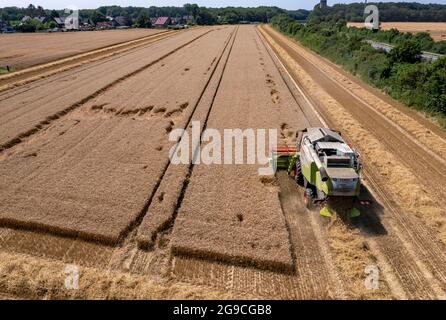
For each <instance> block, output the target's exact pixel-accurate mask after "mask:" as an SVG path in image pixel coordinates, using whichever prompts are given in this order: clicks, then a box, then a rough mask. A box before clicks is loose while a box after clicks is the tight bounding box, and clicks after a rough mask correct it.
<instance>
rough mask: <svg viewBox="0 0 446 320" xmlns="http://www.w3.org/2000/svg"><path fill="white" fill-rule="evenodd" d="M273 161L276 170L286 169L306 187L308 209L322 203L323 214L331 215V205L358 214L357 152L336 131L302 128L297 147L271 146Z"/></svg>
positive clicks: (358, 172)
mask: <svg viewBox="0 0 446 320" xmlns="http://www.w3.org/2000/svg"><path fill="white" fill-rule="evenodd" d="M272 165H273V166H274V169H275V170H287V171H288V174H289V175H290V176H292V177H294V179H295V180H296V182H297V184H298V185H300V186H302V187H304V188H305V192H304V202H305V204H306V206H307V208H308V209H311V208H312V206H313V205H314V204H321V205H322V207H323V208H322V210H321V211H320V213H321V215H322V216H325V217H331V215H332V211H333V210H332V209H334V207H336V208H342V209H346V210H347V211H348V213H349V215H350V217H358V216H359V215H360V212H359V210H358V209H357V208H355V207H354V203H355V201H356V200H357V198H358V196H359V192H360V188H361V180H360V171H361V163H360V161H359V153H358V152H356V151H355V150H354V149H352V148H351V147H350V146H349V145H348V144H347V143H346V142H345V141H344V139H343V138H342V137H341V134H340V133H339V132H337V131H334V130H330V129H326V128H308V129H305V130H303V131H301V132H299V134H298V143H297V147H288V146H285V147H277V148H274V149H273V157H272ZM361 203H362V202H361Z"/></svg>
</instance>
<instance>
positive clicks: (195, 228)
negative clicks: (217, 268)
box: [172, 219, 294, 272]
mask: <svg viewBox="0 0 446 320" xmlns="http://www.w3.org/2000/svg"><path fill="white" fill-rule="evenodd" d="M175 232H177V233H180V234H181V240H180V239H178V238H176V241H175V242H174V243H173V249H172V253H173V254H175V255H184V256H193V257H194V256H195V257H199V258H204V259H209V260H217V261H224V262H229V263H232V264H235V265H248V266H254V267H257V268H259V269H271V270H274V271H284V272H293V271H294V265H293V261H292V259H291V256H290V251H289V247H288V246H287V245H286V243H285V244H284V243H283V241H284V239H287V237H288V234H287V231H286V229H283V230H282V232H280V231H278V232H265V231H264V230H262V229H260V228H254V227H250V228H244V227H237V226H228V225H224V224H222V225H220V224H215V223H206V222H202V221H200V220H192V219H187V220H185V219H177V220H176V221H175ZM234 239H236V240H237V243H234ZM217 244H218V245H217ZM216 245H217V246H216Z"/></svg>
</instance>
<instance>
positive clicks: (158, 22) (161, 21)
mask: <svg viewBox="0 0 446 320" xmlns="http://www.w3.org/2000/svg"><path fill="white" fill-rule="evenodd" d="M169 22H170V18H169V17H159V18H158V19H156V21H155V23H154V24H155V25H158V26H163V25H165V24H167V23H169Z"/></svg>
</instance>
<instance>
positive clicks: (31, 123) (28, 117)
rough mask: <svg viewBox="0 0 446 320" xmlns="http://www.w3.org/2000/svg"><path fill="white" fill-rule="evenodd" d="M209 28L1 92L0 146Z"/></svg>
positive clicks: (191, 39) (144, 66) (173, 51)
mask: <svg viewBox="0 0 446 320" xmlns="http://www.w3.org/2000/svg"><path fill="white" fill-rule="evenodd" d="M206 32H209V30H207V29H199V30H192V31H191V32H187V33H181V34H178V35H174V36H172V37H169V38H167V39H164V40H162V41H160V42H158V43H154V44H152V45H150V46H148V47H143V48H139V49H135V50H132V51H130V52H127V53H124V54H120V55H117V56H116V57H109V58H106V59H104V60H101V61H96V62H93V63H91V64H87V65H85V66H82V67H79V68H76V69H73V70H69V71H66V72H63V73H61V74H58V75H53V76H51V77H49V78H45V79H42V80H40V81H37V82H34V83H31V84H28V85H25V86H22V87H20V88H16V89H12V90H8V91H5V92H2V93H0V149H2V147H3V148H8V147H10V146H13V145H15V144H17V143H18V142H20V141H21V139H23V138H24V137H27V136H29V135H31V134H34V133H35V132H37V131H39V130H41V129H42V128H43V127H45V126H47V125H48V124H49V123H51V122H52V121H54V120H55V119H58V118H60V117H61V116H63V115H64V114H66V113H67V112H69V111H71V110H73V109H76V108H78V107H79V106H80V105H82V104H84V103H86V102H88V101H89V100H91V99H93V98H94V97H96V96H98V95H99V94H101V93H103V92H104V91H106V90H109V89H110V88H111V87H113V86H115V85H117V84H118V83H121V82H122V81H123V80H125V79H127V78H129V77H132V76H134V75H135V74H137V73H140V72H142V71H144V70H146V69H147V68H148V67H151V66H153V65H154V64H155V63H156V62H157V61H159V60H160V59H163V58H165V57H166V55H169V54H171V53H176V52H177V50H179V49H181V48H182V47H183V46H185V45H187V44H188V43H190V42H191V41H192V42H193V41H194V40H195V39H197V37H200V36H203V35H204V34H205V33H206ZM180 51H181V50H180ZM92 79H94V81H93V80H92ZM183 102H184V101H181V103H183Z"/></svg>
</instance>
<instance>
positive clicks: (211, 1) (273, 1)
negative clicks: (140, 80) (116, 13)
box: [0, 0, 446, 10]
mask: <svg viewBox="0 0 446 320" xmlns="http://www.w3.org/2000/svg"><path fill="white" fill-rule="evenodd" d="M64 2H66V3H65V4H61V3H64ZM318 2H319V1H317V0H302V1H296V0H197V1H193V0H191V1H187V0H159V1H156V2H155V1H146V0H116V1H105V0H66V1H63V2H62V1H60V0H36V1H33V0H24V1H23V0H11V1H5V0H0V8H3V7H12V6H16V7H27V6H28V5H29V4H30V3H32V4H33V5H35V6H38V5H40V6H42V7H44V8H45V9H63V8H64V7H67V6H72V5H74V6H76V7H78V8H80V9H94V8H97V7H100V6H111V5H118V6H121V7H128V6H133V7H150V6H159V7H162V6H175V7H181V6H183V4H185V3H197V4H198V5H200V6H203V7H213V8H218V7H228V6H234V7H238V6H240V7H258V6H276V7H280V8H283V9H290V10H295V9H313V7H314V6H315V5H316V4H317V3H318ZM352 2H364V1H354V0H352V1H350V0H344V1H330V0H328V4H329V5H333V4H336V3H352ZM370 2H371V1H370ZM379 2H418V3H424V4H426V3H437V4H446V0H437V1H429V0H419V1H398V0H382V1H379Z"/></svg>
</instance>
